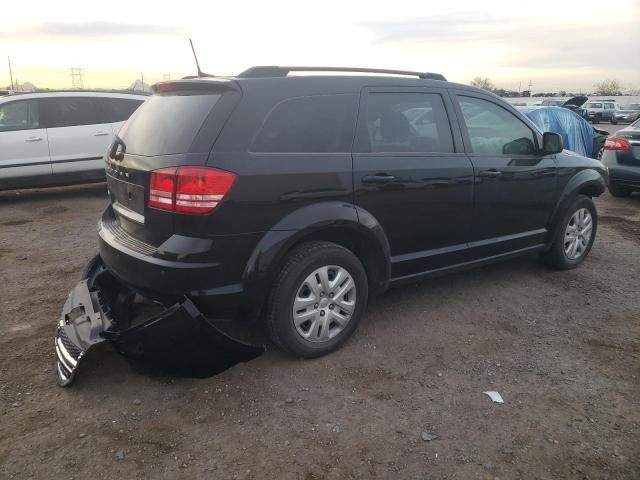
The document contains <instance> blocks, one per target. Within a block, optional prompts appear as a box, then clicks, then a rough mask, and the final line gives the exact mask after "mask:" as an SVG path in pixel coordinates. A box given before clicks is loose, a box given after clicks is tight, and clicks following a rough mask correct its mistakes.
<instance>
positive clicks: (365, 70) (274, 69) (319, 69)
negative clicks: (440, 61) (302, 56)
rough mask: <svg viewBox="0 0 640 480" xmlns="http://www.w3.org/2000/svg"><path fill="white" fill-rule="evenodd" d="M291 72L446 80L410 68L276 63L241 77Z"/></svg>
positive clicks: (277, 75) (249, 70)
mask: <svg viewBox="0 0 640 480" xmlns="http://www.w3.org/2000/svg"><path fill="white" fill-rule="evenodd" d="M290 72H354V73H382V74H385V75H406V76H410V77H418V78H422V79H427V80H445V81H446V78H444V75H442V74H440V73H430V72H411V71H408V70H388V69H385V68H357V67H356V68H352V67H279V66H275V65H271V66H260V67H251V68H249V69H248V70H245V71H244V72H242V73H241V74H240V75H238V77H240V78H264V77H286V76H287V75H288V74H289V73H290Z"/></svg>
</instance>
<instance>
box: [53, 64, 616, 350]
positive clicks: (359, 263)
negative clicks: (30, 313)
mask: <svg viewBox="0 0 640 480" xmlns="http://www.w3.org/2000/svg"><path fill="white" fill-rule="evenodd" d="M297 70H309V71H315V72H317V73H315V74H312V75H306V76H305V75H290V73H291V72H292V71H297ZM319 70H320V72H318V71H319ZM321 70H327V72H324V73H323V72H321ZM336 70H349V71H351V70H353V71H354V72H358V71H360V72H361V71H365V72H367V73H369V74H372V73H373V74H377V75H353V74H352V75H336V74H335V73H333V74H329V71H330V72H335V71H336ZM154 91H155V94H154V95H153V96H152V97H150V98H149V99H148V100H147V101H146V102H145V103H144V104H143V105H142V107H140V108H139V109H138V110H137V111H136V112H135V113H134V115H133V116H132V117H131V118H130V119H129V121H128V122H127V123H126V125H125V126H124V127H123V129H122V130H121V131H120V133H119V136H118V138H117V139H116V141H115V143H114V144H113V146H112V148H111V150H110V152H109V154H108V155H107V158H106V169H107V178H108V186H109V194H110V197H111V205H109V207H108V208H107V209H106V211H105V212H104V214H103V216H102V218H101V219H100V221H99V224H98V234H99V254H100V257H101V258H102V261H103V262H104V267H102V268H103V270H104V269H106V270H108V272H109V274H110V275H112V277H113V278H115V279H116V280H117V281H118V282H120V283H122V284H124V285H126V286H127V288H129V289H131V290H132V291H134V292H136V293H138V294H141V295H142V296H144V297H146V298H151V299H154V300H156V301H160V302H162V303H163V304H164V305H172V304H174V303H175V304H179V303H180V302H184V301H187V300H188V301H189V303H190V304H192V306H195V307H196V308H197V309H198V310H199V311H201V312H203V313H204V314H206V315H214V314H216V313H217V312H218V311H220V310H228V309H233V310H239V311H247V312H253V313H262V316H263V318H264V319H265V321H266V326H267V330H268V333H269V334H270V336H271V338H272V339H273V341H274V342H275V343H276V344H278V345H279V346H281V347H282V348H283V349H285V350H286V351H288V352H290V353H292V354H295V355H299V356H303V357H315V356H318V355H322V354H325V353H328V352H330V351H332V350H334V349H336V348H337V347H338V346H339V345H341V344H342V343H344V342H345V341H346V340H347V338H348V337H349V336H350V335H351V334H352V333H353V331H354V330H355V329H356V327H357V325H358V322H359V321H360V320H361V318H362V316H363V313H364V311H365V306H366V304H367V299H368V297H369V296H371V295H373V294H378V293H380V292H383V291H384V290H385V289H387V288H388V287H389V286H395V285H398V284H401V283H403V282H407V281H415V280H418V279H420V278H425V277H428V276H431V275H435V274H440V273H443V272H448V271H455V270H460V269H463V268H467V267H471V266H475V265H480V264H483V263H487V262H492V261H496V260H502V259H506V258H510V257H513V256H516V255H521V254H526V253H533V252H540V253H541V255H542V257H543V258H544V259H545V260H546V261H547V262H548V263H549V264H551V265H553V266H555V267H557V268H561V269H569V268H573V267H575V266H577V265H579V264H580V263H581V262H582V261H583V260H584V259H585V257H586V256H587V254H588V253H589V250H590V248H591V245H592V244H593V241H594V238H595V234H596V227H597V213H596V209H595V206H594V203H593V201H592V197H594V196H598V195H600V194H601V193H602V192H603V191H604V190H605V188H606V171H605V170H604V169H603V167H602V165H601V164H600V162H598V161H596V160H592V159H589V158H585V157H582V156H578V155H576V154H573V153H571V152H567V151H563V150H562V141H561V138H560V136H558V135H557V134H554V133H545V134H543V133H541V132H540V131H538V129H537V128H536V127H535V126H534V125H533V124H532V123H531V122H530V121H529V120H528V119H527V118H526V117H525V116H523V115H522V114H521V113H519V112H518V111H517V110H515V109H514V108H513V107H512V106H510V105H509V104H508V103H506V102H505V101H503V100H502V99H500V98H499V97H497V96H495V95H493V94H490V93H488V92H486V91H484V90H479V89H476V88H471V87H468V86H464V85H457V84H454V83H449V82H447V81H446V80H445V79H444V77H442V76H441V75H439V74H432V73H416V72H399V71H390V70H369V69H364V70H363V69H340V68H338V69H336V68H330V69H318V68H309V69H307V68H300V67H298V68H290V67H254V68H251V69H249V70H247V71H246V72H244V73H242V74H240V75H238V76H237V77H234V78H191V79H183V80H179V81H171V82H164V83H160V84H158V85H156V86H155V87H154ZM72 307H73V305H70V306H69V308H67V310H68V309H70V308H72ZM63 323H64V322H63ZM105 328H106V327H105Z"/></svg>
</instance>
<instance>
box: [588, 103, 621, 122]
mask: <svg viewBox="0 0 640 480" xmlns="http://www.w3.org/2000/svg"><path fill="white" fill-rule="evenodd" d="M618 108H619V107H618V104H617V103H616V102H615V100H597V101H593V102H588V103H585V105H584V111H585V118H586V119H587V120H589V121H590V122H592V123H600V122H604V121H607V122H611V123H614V117H613V116H614V114H615V111H616V110H617V109H618Z"/></svg>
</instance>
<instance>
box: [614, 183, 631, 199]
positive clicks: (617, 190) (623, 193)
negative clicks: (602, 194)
mask: <svg viewBox="0 0 640 480" xmlns="http://www.w3.org/2000/svg"><path fill="white" fill-rule="evenodd" d="M609 193H610V194H611V195H613V196H614V197H617V198H624V197H628V196H629V195H631V190H627V189H626V188H622V187H619V186H617V185H609Z"/></svg>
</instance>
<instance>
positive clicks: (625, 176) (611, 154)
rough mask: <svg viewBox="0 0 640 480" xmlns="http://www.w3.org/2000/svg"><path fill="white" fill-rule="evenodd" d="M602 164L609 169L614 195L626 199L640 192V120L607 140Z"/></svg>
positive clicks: (611, 188) (610, 188)
mask: <svg viewBox="0 0 640 480" xmlns="http://www.w3.org/2000/svg"><path fill="white" fill-rule="evenodd" d="M602 163H603V164H604V165H606V166H607V167H608V169H609V177H610V178H609V191H610V192H611V194H612V195H614V196H616V197H626V196H628V195H631V193H632V192H634V191H640V120H636V121H635V122H634V123H632V124H631V125H629V126H627V127H626V128H623V129H622V130H618V131H617V132H616V134H615V137H609V138H608V139H607V141H606V142H605V145H604V154H603V156H602Z"/></svg>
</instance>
